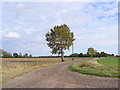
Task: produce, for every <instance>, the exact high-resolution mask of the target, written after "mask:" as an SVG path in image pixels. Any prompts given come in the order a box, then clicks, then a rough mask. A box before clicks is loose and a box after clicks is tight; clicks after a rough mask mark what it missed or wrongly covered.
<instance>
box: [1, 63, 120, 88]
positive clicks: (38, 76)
mask: <svg viewBox="0 0 120 90" xmlns="http://www.w3.org/2000/svg"><path fill="white" fill-rule="evenodd" d="M75 62H76V61H73V62H66V63H62V64H57V65H53V66H49V67H43V68H39V69H36V70H34V71H32V72H29V73H27V74H24V75H22V76H19V77H16V78H15V79H13V80H10V81H8V82H7V83H5V84H3V88H117V87H118V79H115V78H102V77H96V76H91V75H83V74H80V73H77V72H71V71H69V70H68V66H69V65H71V64H73V63H75Z"/></svg>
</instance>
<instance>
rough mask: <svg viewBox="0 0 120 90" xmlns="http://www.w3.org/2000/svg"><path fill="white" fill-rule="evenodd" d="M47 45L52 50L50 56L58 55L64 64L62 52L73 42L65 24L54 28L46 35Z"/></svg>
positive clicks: (72, 37)
mask: <svg viewBox="0 0 120 90" xmlns="http://www.w3.org/2000/svg"><path fill="white" fill-rule="evenodd" d="M45 36H46V41H47V42H48V43H47V45H48V47H50V48H51V49H52V51H51V53H52V54H58V55H59V54H60V55H61V60H62V62H64V53H65V52H64V50H66V49H69V47H70V46H71V45H73V41H74V40H75V38H74V34H73V32H71V31H70V29H69V27H68V26H67V25H66V24H63V25H60V26H58V25H57V26H54V27H53V28H52V29H50V32H48V33H46V35H45Z"/></svg>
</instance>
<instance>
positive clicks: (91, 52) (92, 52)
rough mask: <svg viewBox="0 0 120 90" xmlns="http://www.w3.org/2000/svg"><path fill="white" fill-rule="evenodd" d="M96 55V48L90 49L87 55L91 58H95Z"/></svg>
mask: <svg viewBox="0 0 120 90" xmlns="http://www.w3.org/2000/svg"><path fill="white" fill-rule="evenodd" d="M96 53H97V51H96V50H94V48H88V51H87V54H88V55H90V56H91V57H93V56H94V55H95V54H96Z"/></svg>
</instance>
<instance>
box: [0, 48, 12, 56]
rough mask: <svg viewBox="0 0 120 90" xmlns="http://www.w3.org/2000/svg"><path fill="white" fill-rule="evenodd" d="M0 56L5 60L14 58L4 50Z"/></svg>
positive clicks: (0, 52)
mask: <svg viewBox="0 0 120 90" xmlns="http://www.w3.org/2000/svg"><path fill="white" fill-rule="evenodd" d="M0 56H2V57H3V58H11V57H12V55H11V53H9V52H7V51H4V50H2V49H0Z"/></svg>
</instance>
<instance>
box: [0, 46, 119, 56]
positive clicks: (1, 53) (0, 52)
mask: <svg viewBox="0 0 120 90" xmlns="http://www.w3.org/2000/svg"><path fill="white" fill-rule="evenodd" d="M108 56H117V57H118V55H114V54H108V53H105V52H104V51H102V52H97V51H96V50H94V49H93V48H88V51H87V53H73V54H71V55H68V56H64V57H108ZM0 57H2V58H53V57H54V58H57V57H61V56H32V55H31V54H28V53H25V54H23V55H22V53H13V54H11V53H9V52H7V51H4V50H2V49H0Z"/></svg>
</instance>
